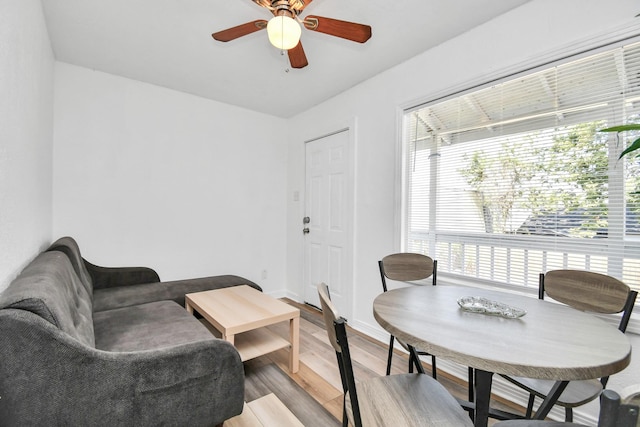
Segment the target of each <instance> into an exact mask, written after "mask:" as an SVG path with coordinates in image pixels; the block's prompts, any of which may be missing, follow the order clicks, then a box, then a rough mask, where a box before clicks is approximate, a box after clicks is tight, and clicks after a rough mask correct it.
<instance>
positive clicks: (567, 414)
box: [564, 407, 573, 423]
mask: <svg viewBox="0 0 640 427" xmlns="http://www.w3.org/2000/svg"><path fill="white" fill-rule="evenodd" d="M564 420H565V421H566V422H568V423H572V422H573V408H569V407H565V408H564Z"/></svg>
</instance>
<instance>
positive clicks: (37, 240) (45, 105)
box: [0, 0, 54, 290]
mask: <svg viewBox="0 0 640 427" xmlns="http://www.w3.org/2000/svg"><path fill="white" fill-rule="evenodd" d="M53 62H54V59H53V53H52V51H51V43H50V41H49V36H48V33H47V29H46V25H45V22H44V15H43V13H42V6H41V3H40V0H20V1H15V0H0V290H2V289H4V288H5V287H7V286H8V285H9V282H10V281H11V280H12V279H13V278H14V277H15V276H16V275H17V274H18V273H19V272H20V270H22V268H23V267H24V266H25V265H26V264H27V263H28V262H29V261H30V260H31V259H33V257H35V256H36V255H37V254H38V252H39V251H40V250H41V249H43V248H44V247H46V246H47V245H48V244H49V242H50V239H51V197H52V196H51V141H52V135H53Z"/></svg>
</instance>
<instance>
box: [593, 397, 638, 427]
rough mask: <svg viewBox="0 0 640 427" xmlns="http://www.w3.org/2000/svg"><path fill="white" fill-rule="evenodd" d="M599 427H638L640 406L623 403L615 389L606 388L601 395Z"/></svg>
mask: <svg viewBox="0 0 640 427" xmlns="http://www.w3.org/2000/svg"><path fill="white" fill-rule="evenodd" d="M600 397H601V398H600V416H599V418H598V427H636V425H637V424H638V410H639V409H638V406H637V405H633V404H628V403H623V402H622V401H621V399H620V395H619V394H618V393H616V392H615V391H613V390H604V391H603V392H602V394H601V396H600Z"/></svg>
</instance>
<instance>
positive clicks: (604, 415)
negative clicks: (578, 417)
mask: <svg viewBox="0 0 640 427" xmlns="http://www.w3.org/2000/svg"><path fill="white" fill-rule="evenodd" d="M638 411H639V408H638V405H637V404H629V403H627V402H626V400H622V399H621V397H620V395H619V394H618V393H616V392H615V391H613V390H604V391H603V392H602V394H601V398H600V415H599V417H598V427H636V426H637V424H638V422H639V420H638ZM494 426H495V427H584V426H583V425H582V424H574V423H571V422H561V421H534V420H509V421H501V422H498V423H496V424H494Z"/></svg>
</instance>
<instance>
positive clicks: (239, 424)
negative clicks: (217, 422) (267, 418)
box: [224, 402, 264, 427]
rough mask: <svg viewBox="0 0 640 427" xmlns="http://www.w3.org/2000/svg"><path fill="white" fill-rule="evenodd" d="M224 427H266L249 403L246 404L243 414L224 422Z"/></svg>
mask: <svg viewBox="0 0 640 427" xmlns="http://www.w3.org/2000/svg"><path fill="white" fill-rule="evenodd" d="M224 427H264V426H263V425H262V423H261V422H260V420H259V419H258V417H256V414H254V413H253V411H252V410H251V408H249V406H248V405H247V402H245V403H244V409H243V410H242V414H240V415H236V416H235V417H233V418H230V419H228V420H227V421H225V422H224Z"/></svg>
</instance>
